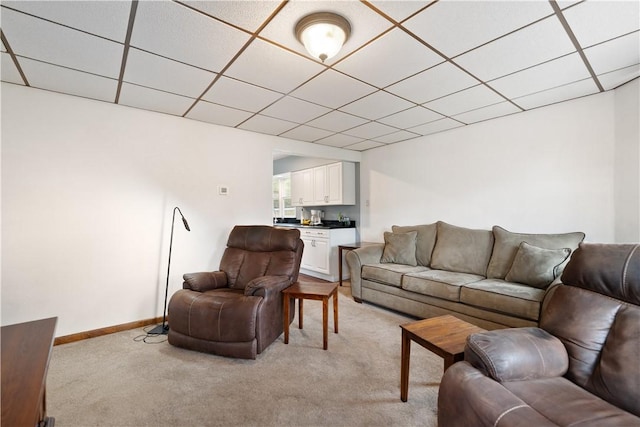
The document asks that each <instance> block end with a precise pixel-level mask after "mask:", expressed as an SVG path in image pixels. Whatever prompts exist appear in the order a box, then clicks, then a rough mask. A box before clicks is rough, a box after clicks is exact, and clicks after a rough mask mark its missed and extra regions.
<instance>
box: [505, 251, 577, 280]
mask: <svg viewBox="0 0 640 427" xmlns="http://www.w3.org/2000/svg"><path fill="white" fill-rule="evenodd" d="M569 254H571V249H569V248H563V249H544V248H539V247H537V246H533V245H530V244H528V243H527V242H522V243H520V247H518V251H517V252H516V256H515V258H514V259H513V264H512V265H511V269H510V270H509V272H508V273H507V275H506V276H505V278H504V280H506V281H507V282H518V283H524V284H525V285H529V286H533V287H536V288H540V289H544V288H546V287H547V286H549V285H550V284H551V282H553V280H554V279H555V278H556V277H557V270H558V267H559V266H560V264H562V263H563V262H564V261H565V260H566V259H567V257H569Z"/></svg>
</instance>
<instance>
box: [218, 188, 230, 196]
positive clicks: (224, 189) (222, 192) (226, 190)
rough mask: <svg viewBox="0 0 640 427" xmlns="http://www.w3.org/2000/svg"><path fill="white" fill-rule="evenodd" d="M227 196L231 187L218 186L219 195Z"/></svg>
mask: <svg viewBox="0 0 640 427" xmlns="http://www.w3.org/2000/svg"><path fill="white" fill-rule="evenodd" d="M227 194H229V187H228V186H226V185H218V195H219V196H226V195H227Z"/></svg>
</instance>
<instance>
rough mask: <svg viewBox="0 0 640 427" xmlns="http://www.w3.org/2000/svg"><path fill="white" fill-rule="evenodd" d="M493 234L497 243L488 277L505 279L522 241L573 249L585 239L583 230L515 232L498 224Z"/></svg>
mask: <svg viewBox="0 0 640 427" xmlns="http://www.w3.org/2000/svg"><path fill="white" fill-rule="evenodd" d="M493 235H494V237H495V245H494V247H493V253H492V255H491V260H490V261H489V266H488V267H487V278H489V279H504V278H505V277H506V275H507V273H508V272H509V269H510V268H511V265H512V264H513V260H514V259H515V257H516V253H517V252H518V248H519V247H520V243H522V242H527V243H528V244H530V245H533V246H537V247H539V248H544V249H563V248H569V249H571V250H572V251H573V250H574V249H576V248H577V247H578V245H579V244H580V242H582V241H583V240H584V233H582V232H575V233H564V234H526V233H513V232H511V231H508V230H505V229H504V228H502V227H499V226H497V225H496V226H494V227H493ZM564 264H565V263H563V264H561V265H560V266H559V267H558V269H557V274H561V273H562V269H563V268H564Z"/></svg>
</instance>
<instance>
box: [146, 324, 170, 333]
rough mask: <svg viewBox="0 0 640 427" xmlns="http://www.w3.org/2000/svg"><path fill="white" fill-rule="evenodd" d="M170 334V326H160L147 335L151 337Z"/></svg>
mask: <svg viewBox="0 0 640 427" xmlns="http://www.w3.org/2000/svg"><path fill="white" fill-rule="evenodd" d="M168 333H169V325H166V326H165V325H163V324H160V325H158V326H156V327H155V328H153V329H151V330H150V331H149V332H147V334H149V335H167V334H168Z"/></svg>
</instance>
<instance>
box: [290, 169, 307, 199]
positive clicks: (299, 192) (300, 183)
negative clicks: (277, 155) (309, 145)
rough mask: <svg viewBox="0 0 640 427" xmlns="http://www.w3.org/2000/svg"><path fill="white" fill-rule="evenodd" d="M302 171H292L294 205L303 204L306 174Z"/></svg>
mask: <svg viewBox="0 0 640 427" xmlns="http://www.w3.org/2000/svg"><path fill="white" fill-rule="evenodd" d="M302 172H303V171H297V172H291V204H292V205H293V206H303V199H304V176H303V173H302Z"/></svg>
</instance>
